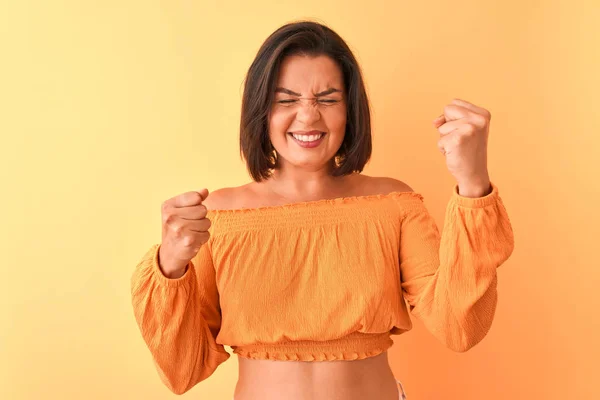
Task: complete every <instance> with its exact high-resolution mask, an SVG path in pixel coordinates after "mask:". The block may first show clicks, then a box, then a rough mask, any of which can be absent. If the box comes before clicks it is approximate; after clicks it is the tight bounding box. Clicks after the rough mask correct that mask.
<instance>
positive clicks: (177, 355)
mask: <svg viewBox="0 0 600 400" xmlns="http://www.w3.org/2000/svg"><path fill="white" fill-rule="evenodd" d="M208 243H210V241H209V242H208ZM208 243H206V244H204V245H203V246H202V247H201V248H200V251H199V252H198V254H197V255H196V257H194V258H193V259H192V260H191V261H190V263H189V264H188V268H187V271H186V272H185V274H184V275H183V276H182V277H180V278H176V279H170V278H167V277H166V276H165V275H163V273H162V271H161V270H160V267H159V265H158V250H159V248H160V244H155V245H153V246H152V247H151V248H150V250H148V251H147V253H146V254H145V255H144V256H143V258H142V259H141V261H140V262H139V264H138V265H137V267H136V268H135V271H134V272H133V275H132V277H131V295H132V304H133V311H134V314H135V319H136V321H137V324H138V326H139V328H140V332H141V334H142V337H143V339H144V342H145V343H146V345H147V346H148V349H149V350H150V353H151V354H152V358H153V360H154V364H155V366H156V369H157V371H158V374H159V376H160V378H161V380H162V381H163V383H164V384H165V385H166V386H167V387H168V388H169V389H170V390H171V391H172V392H173V393H175V394H183V393H185V392H187V391H188V390H190V389H191V388H192V387H193V386H194V385H196V384H197V383H198V382H200V381H202V380H204V379H206V378H208V377H209V376H210V375H211V374H212V373H213V372H214V371H215V370H216V369H217V367H218V366H219V365H220V364H221V363H223V362H225V361H226V360H227V359H228V358H229V357H230V356H231V355H230V354H229V353H227V351H226V350H225V348H224V346H223V345H220V344H217V343H216V342H215V338H216V336H217V334H218V332H219V329H220V326H221V313H220V307H219V294H218V291H217V287H216V283H215V270H214V267H213V263H212V258H211V254H210V247H209V245H208Z"/></svg>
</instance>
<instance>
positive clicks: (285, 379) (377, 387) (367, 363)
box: [234, 351, 399, 400]
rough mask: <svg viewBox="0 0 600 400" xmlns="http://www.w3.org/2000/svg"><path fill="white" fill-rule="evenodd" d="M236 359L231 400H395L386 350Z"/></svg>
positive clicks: (395, 385)
mask: <svg viewBox="0 0 600 400" xmlns="http://www.w3.org/2000/svg"><path fill="white" fill-rule="evenodd" d="M238 360H239V363H238V365H239V378H238V382H237V385H236V388H235V393H234V400H280V399H286V400H306V399H312V400H337V399H339V400H342V399H343V400H364V399H380V400H397V399H398V393H399V392H398V385H397V383H396V378H395V377H394V374H393V373H392V370H391V368H390V365H389V362H388V356H387V351H385V352H383V353H381V354H379V355H377V356H374V357H369V358H365V359H362V360H339V361H274V360H255V359H249V358H245V357H240V356H238Z"/></svg>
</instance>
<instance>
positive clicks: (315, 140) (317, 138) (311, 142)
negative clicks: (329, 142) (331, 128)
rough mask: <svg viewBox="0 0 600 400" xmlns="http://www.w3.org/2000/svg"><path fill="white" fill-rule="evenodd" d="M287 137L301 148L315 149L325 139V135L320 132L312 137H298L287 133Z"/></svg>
mask: <svg viewBox="0 0 600 400" xmlns="http://www.w3.org/2000/svg"><path fill="white" fill-rule="evenodd" d="M288 135H290V136H291V137H292V138H293V139H294V141H295V142H296V143H298V144H299V145H300V146H301V147H316V146H318V145H319V144H320V143H321V142H322V141H323V137H325V135H326V133H325V132H321V133H318V134H313V135H298V134H295V133H291V132H288Z"/></svg>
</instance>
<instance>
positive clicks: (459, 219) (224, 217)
mask: <svg viewBox="0 0 600 400" xmlns="http://www.w3.org/2000/svg"><path fill="white" fill-rule="evenodd" d="M207 218H209V219H210V220H211V226H210V228H209V232H210V239H209V241H208V242H207V243H206V244H204V245H203V246H202V247H201V248H200V250H199V252H198V254H197V255H196V256H195V257H194V258H193V259H192V260H191V261H190V263H189V264H188V268H187V270H186V272H185V274H184V275H183V276H182V277H180V278H176V279H170V278H167V277H166V276H164V275H163V274H162V272H161V270H160V267H159V265H158V262H157V257H158V250H159V248H160V244H155V245H153V246H151V247H150V248H149V250H148V251H147V252H146V253H145V255H144V256H143V257H142V258H141V260H140V262H139V263H138V264H137V266H136V268H135V270H134V272H133V275H132V277H131V295H132V304H133V310H134V315H135V319H136V321H137V324H138V326H139V329H140V332H141V334H142V337H143V339H144V341H145V343H146V345H147V347H148V348H149V350H150V353H151V355H152V359H153V361H154V364H155V366H156V368H157V371H158V373H159V376H160V378H161V380H162V381H163V383H164V384H165V385H166V386H167V387H168V388H169V389H170V390H171V391H173V392H174V393H177V394H181V393H184V392H186V391H188V390H189V389H191V388H192V387H193V386H194V385H196V384H197V383H198V382H200V381H202V380H204V379H206V378H208V377H209V376H210V375H211V374H212V373H213V372H214V371H215V370H216V368H217V367H218V366H219V365H220V364H221V363H223V362H224V361H226V360H227V359H228V358H229V357H230V354H229V353H228V352H227V351H226V350H225V348H224V345H228V346H230V347H231V348H232V349H233V352H234V353H235V354H237V355H238V356H241V357H245V358H252V359H268V360H301V361H324V360H356V359H363V358H367V357H372V356H375V355H377V354H380V353H382V352H384V351H385V350H386V349H388V348H389V347H391V346H392V345H393V341H392V339H391V335H399V334H401V333H403V332H406V331H408V330H410V329H411V327H412V324H411V320H410V317H409V311H410V314H412V315H413V316H415V317H416V318H418V319H420V320H421V321H422V322H423V323H424V325H425V326H426V328H427V329H428V330H429V331H430V332H431V333H432V334H433V335H434V336H435V337H436V338H437V339H439V341H441V343H443V344H444V345H445V346H447V347H448V348H450V349H452V350H454V351H459V352H462V351H466V350H468V349H469V348H471V347H472V346H474V345H475V344H477V343H478V342H480V341H481V340H482V339H483V338H484V336H485V335H486V334H487V332H488V331H489V329H490V326H491V324H492V319H493V317H494V313H495V309H496V303H497V291H496V286H497V274H496V269H497V267H499V266H500V265H501V264H502V263H503V262H504V261H505V260H507V259H508V257H509V256H510V255H511V253H512V251H513V247H514V238H513V231H512V227H511V224H510V221H509V218H508V215H507V212H506V209H505V207H504V204H503V202H502V200H501V198H500V196H499V193H498V188H497V187H496V185H495V184H494V183H492V192H491V193H490V194H488V195H485V196H483V197H478V198H468V197H464V196H461V195H459V194H458V186H455V187H454V191H453V193H452V196H451V198H450V200H449V202H448V203H447V207H446V215H445V221H444V229H443V231H442V233H441V235H440V233H439V231H438V228H437V226H436V223H435V221H434V219H433V217H432V216H431V214H430V213H429V212H428V210H427V209H426V207H425V203H424V199H423V196H422V195H420V194H418V193H416V192H391V193H388V194H377V195H366V196H354V197H342V198H336V199H323V200H316V201H308V202H302V203H292V204H284V205H279V206H265V207H258V208H240V209H224V210H218V209H217V210H208V214H207Z"/></svg>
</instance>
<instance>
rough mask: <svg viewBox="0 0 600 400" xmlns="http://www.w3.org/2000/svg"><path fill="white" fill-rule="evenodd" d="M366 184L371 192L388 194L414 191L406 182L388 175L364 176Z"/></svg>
mask: <svg viewBox="0 0 600 400" xmlns="http://www.w3.org/2000/svg"><path fill="white" fill-rule="evenodd" d="M363 179H364V183H365V184H364V186H363V187H365V188H366V189H367V190H368V192H369V194H388V193H391V192H414V190H413V188H412V187H410V186H409V185H408V184H406V183H405V182H403V181H401V180H398V179H396V178H391V177H387V176H366V175H364V176H363Z"/></svg>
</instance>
